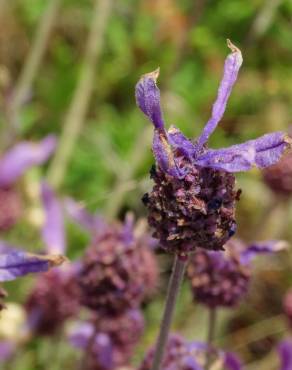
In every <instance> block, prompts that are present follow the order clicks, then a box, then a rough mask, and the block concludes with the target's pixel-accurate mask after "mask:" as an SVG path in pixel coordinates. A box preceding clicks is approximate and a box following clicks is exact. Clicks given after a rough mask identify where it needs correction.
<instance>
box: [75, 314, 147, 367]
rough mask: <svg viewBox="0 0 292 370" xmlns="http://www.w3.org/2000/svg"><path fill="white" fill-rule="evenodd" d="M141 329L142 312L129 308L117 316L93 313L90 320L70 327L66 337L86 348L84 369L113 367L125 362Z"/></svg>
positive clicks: (129, 357) (129, 356)
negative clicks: (92, 317)
mask: <svg viewBox="0 0 292 370" xmlns="http://www.w3.org/2000/svg"><path fill="white" fill-rule="evenodd" d="M143 331H144V319H143V315H142V313H141V311H139V310H138V309H132V310H128V311H125V312H123V313H122V314H121V315H118V316H111V317H104V316H103V315H102V316H100V315H97V316H96V317H95V318H94V321H93V322H86V323H81V324H80V325H79V326H77V327H76V328H75V329H74V330H73V331H72V333H71V335H70V341H71V343H72V345H73V346H74V347H77V348H80V349H83V350H85V351H87V352H86V361H85V362H86V363H85V364H83V368H84V370H114V369H117V368H119V367H120V366H127V365H129V361H130V359H131V357H132V355H133V351H134V349H135V346H136V345H137V342H138V340H139V339H140V337H141V335H142V333H143ZM90 343H91V345H89V344H90Z"/></svg>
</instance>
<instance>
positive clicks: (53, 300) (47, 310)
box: [25, 183, 80, 335]
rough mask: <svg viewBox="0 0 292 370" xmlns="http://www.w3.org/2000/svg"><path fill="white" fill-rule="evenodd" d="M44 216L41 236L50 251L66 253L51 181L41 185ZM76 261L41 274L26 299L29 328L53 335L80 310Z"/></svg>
mask: <svg viewBox="0 0 292 370" xmlns="http://www.w3.org/2000/svg"><path fill="white" fill-rule="evenodd" d="M41 198H42V202H43V207H44V213H45V220H44V224H43V228H42V238H43V241H44V245H45V247H46V252H47V253H58V254H61V253H62V254H63V253H65V250H66V240H65V230H64V220H63V210H62V207H61V204H60V202H59V201H58V199H57V197H56V195H55V194H54V192H53V190H52V189H51V188H50V187H49V185H48V184H46V183H42V185H41ZM77 273H78V268H77V266H76V265H75V264H70V265H65V266H63V267H62V268H59V269H52V270H51V271H49V272H47V273H46V274H43V275H41V276H39V277H38V279H37V281H36V284H35V286H34V288H33V290H32V291H31V293H30V294H29V296H28V298H27V301H26V303H25V308H26V312H27V316H28V327H29V330H30V331H32V332H33V333H34V334H37V335H52V334H55V333H56V332H57V331H58V330H60V329H61V327H62V325H63V324H64V322H65V321H66V319H68V318H70V317H72V316H74V315H75V314H76V313H77V312H78V311H79V307H80V304H79V298H80V291H79V287H78V284H77V278H76V276H77Z"/></svg>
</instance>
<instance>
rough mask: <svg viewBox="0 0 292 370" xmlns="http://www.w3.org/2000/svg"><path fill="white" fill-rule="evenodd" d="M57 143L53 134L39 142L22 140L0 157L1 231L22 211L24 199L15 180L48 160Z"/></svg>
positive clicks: (8, 226)
mask: <svg viewBox="0 0 292 370" xmlns="http://www.w3.org/2000/svg"><path fill="white" fill-rule="evenodd" d="M56 143H57V141H56V138H55V136H53V135H49V136H47V137H46V138H44V139H43V140H41V141H40V142H38V143H34V142H29V141H22V142H19V143H18V144H16V145H15V146H14V147H12V148H11V149H9V150H8V151H7V152H6V153H4V154H2V156H1V157H0V231H5V230H8V229H10V228H11V227H12V226H13V225H14V224H15V223H16V222H17V220H18V219H19V217H20V215H21V213H22V200H21V196H20V194H19V192H18V191H17V189H16V188H15V187H14V184H15V182H16V181H17V180H18V178H19V177H21V176H22V175H23V174H24V173H25V172H26V171H27V170H29V169H30V168H31V167H33V166H37V165H40V164H43V163H44V162H46V161H47V160H48V158H49V157H50V156H51V155H52V154H53V152H54V150H55V148H56Z"/></svg>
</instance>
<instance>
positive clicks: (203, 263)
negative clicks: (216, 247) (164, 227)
mask: <svg viewBox="0 0 292 370" xmlns="http://www.w3.org/2000/svg"><path fill="white" fill-rule="evenodd" d="M283 246H284V244H283V243H281V242H262V243H255V244H251V245H249V246H246V245H245V244H244V243H243V242H242V241H240V240H238V239H231V240H230V241H228V242H227V243H226V245H225V252H216V251H206V250H203V249H202V250H198V251H196V252H195V253H194V254H193V255H192V256H191V258H190V261H189V265H188V269H187V275H188V278H189V280H190V283H191V287H192V292H193V297H194V300H195V301H196V302H200V303H202V304H204V305H206V306H207V307H209V308H210V309H215V308H217V307H234V306H236V305H238V303H239V302H240V301H241V300H242V299H243V298H244V296H245V295H246V293H247V291H248V288H249V283H250V278H251V268H252V266H251V261H252V260H253V258H254V257H256V256H257V255H259V254H263V253H274V252H276V251H278V250H280V249H281V248H282V247H283Z"/></svg>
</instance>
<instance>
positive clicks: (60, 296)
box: [25, 266, 79, 335]
mask: <svg viewBox="0 0 292 370" xmlns="http://www.w3.org/2000/svg"><path fill="white" fill-rule="evenodd" d="M25 308H26V312H27V316H28V324H29V329H30V330H31V331H32V332H33V333H35V334H38V335H51V334H54V333H56V331H58V330H59V329H61V327H62V324H63V323H64V322H65V320H66V319H68V318H70V317H72V316H74V315H75V314H76V313H78V310H79V287H78V284H77V281H76V278H75V274H74V269H72V268H70V267H69V266H67V268H66V267H65V268H64V269H52V270H51V271H49V272H47V273H45V274H43V275H41V276H39V277H38V279H37V281H36V284H35V286H34V288H33V290H32V291H31V293H30V294H29V296H28V298H27V301H26V303H25Z"/></svg>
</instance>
